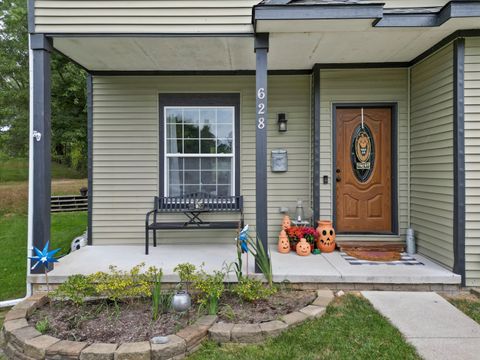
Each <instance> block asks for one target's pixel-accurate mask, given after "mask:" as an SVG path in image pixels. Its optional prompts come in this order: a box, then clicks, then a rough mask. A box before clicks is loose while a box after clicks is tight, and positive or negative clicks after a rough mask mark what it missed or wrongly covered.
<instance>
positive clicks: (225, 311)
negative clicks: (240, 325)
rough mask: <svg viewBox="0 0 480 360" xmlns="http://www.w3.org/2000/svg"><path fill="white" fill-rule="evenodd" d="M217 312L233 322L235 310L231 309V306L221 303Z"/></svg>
mask: <svg viewBox="0 0 480 360" xmlns="http://www.w3.org/2000/svg"><path fill="white" fill-rule="evenodd" d="M218 314H219V315H221V316H222V317H225V318H227V319H228V320H229V321H231V322H234V321H235V318H236V317H237V316H236V315H235V311H233V308H232V307H231V306H230V305H228V304H223V305H221V306H220V307H219V309H218Z"/></svg>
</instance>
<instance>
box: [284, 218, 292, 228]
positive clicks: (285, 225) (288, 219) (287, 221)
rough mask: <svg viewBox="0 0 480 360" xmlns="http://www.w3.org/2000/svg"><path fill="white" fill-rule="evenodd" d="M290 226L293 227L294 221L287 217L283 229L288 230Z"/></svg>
mask: <svg viewBox="0 0 480 360" xmlns="http://www.w3.org/2000/svg"><path fill="white" fill-rule="evenodd" d="M290 226H292V221H291V220H290V216H288V215H285V216H284V217H283V220H282V229H283V230H287V229H288V228H290Z"/></svg>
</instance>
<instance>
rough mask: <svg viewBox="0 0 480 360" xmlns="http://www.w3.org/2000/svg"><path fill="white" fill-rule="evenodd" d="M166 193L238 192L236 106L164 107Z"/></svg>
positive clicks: (225, 193)
mask: <svg viewBox="0 0 480 360" xmlns="http://www.w3.org/2000/svg"><path fill="white" fill-rule="evenodd" d="M164 129H165V132H164V134H165V139H164V140H165V141H164V146H165V148H164V154H165V162H164V163H165V170H166V171H165V182H164V184H165V194H166V196H180V195H185V194H192V193H199V192H203V193H207V194H210V195H214V196H232V195H235V189H234V188H235V186H234V184H235V180H234V179H235V173H234V172H235V170H234V169H235V107H234V106H208V107H203V106H165V107H164Z"/></svg>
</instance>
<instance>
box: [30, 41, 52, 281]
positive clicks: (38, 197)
mask: <svg viewBox="0 0 480 360" xmlns="http://www.w3.org/2000/svg"><path fill="white" fill-rule="evenodd" d="M30 49H31V53H30V56H31V57H32V58H31V62H30V64H31V65H30V66H31V67H32V68H31V74H32V75H31V78H30V79H31V82H32V84H31V85H30V97H31V99H30V104H31V108H30V111H31V115H30V122H31V124H30V129H31V130H32V132H31V133H30V136H31V137H32V138H33V139H32V140H31V141H30V144H31V148H30V152H31V156H30V159H31V161H32V164H31V165H30V171H33V176H31V177H30V180H31V181H32V182H33V184H30V191H31V192H32V193H31V195H30V201H31V203H30V204H29V207H30V210H29V216H30V217H31V218H30V219H29V225H30V229H29V236H31V239H32V240H31V241H32V245H33V246H34V247H37V248H39V249H43V247H44V246H45V244H46V243H47V241H49V240H50V194H51V183H50V180H51V174H50V167H51V164H50V161H51V157H50V143H51V126H50V117H51V103H50V100H51V84H50V53H51V51H52V43H51V40H50V39H48V38H47V37H46V36H45V35H43V34H32V35H30ZM43 272H44V267H43V266H42V265H38V266H37V267H36V268H35V269H34V270H32V273H34V274H38V273H43Z"/></svg>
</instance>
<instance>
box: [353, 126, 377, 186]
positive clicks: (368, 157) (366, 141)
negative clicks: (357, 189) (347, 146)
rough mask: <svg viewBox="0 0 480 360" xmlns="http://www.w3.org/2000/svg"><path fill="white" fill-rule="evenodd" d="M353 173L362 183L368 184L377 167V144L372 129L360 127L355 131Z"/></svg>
mask: <svg viewBox="0 0 480 360" xmlns="http://www.w3.org/2000/svg"><path fill="white" fill-rule="evenodd" d="M351 158H352V168H353V173H354V174H355V177H356V178H357V180H358V181H360V182H361V183H364V182H367V181H368V179H369V178H370V176H371V175H372V173H373V168H374V165H375V144H374V141H373V136H372V132H371V130H370V128H369V127H368V126H367V125H365V124H360V125H358V126H357V127H356V128H355V130H354V131H353V135H352V142H351Z"/></svg>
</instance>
